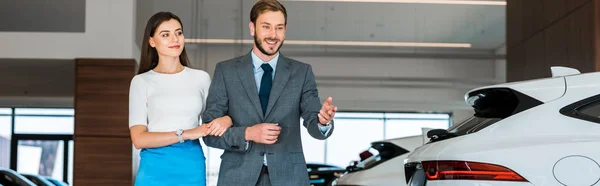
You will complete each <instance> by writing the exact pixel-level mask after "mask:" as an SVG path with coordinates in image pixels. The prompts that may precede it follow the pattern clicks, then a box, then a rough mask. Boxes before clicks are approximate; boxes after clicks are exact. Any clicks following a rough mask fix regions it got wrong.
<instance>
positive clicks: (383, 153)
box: [350, 141, 409, 172]
mask: <svg viewBox="0 0 600 186" xmlns="http://www.w3.org/2000/svg"><path fill="white" fill-rule="evenodd" d="M408 152H409V151H408V150H406V149H404V148H402V147H399V146H398V145H395V144H393V143H391V142H386V141H380V142H373V143H372V144H371V147H370V148H369V149H368V150H366V151H364V152H362V153H360V155H359V156H361V159H362V161H360V162H358V164H356V167H355V168H354V169H351V170H350V172H353V171H359V170H363V169H369V168H371V167H375V166H377V165H379V164H381V163H383V162H385V161H387V160H390V159H392V158H395V157H398V156H400V155H403V154H406V153H408Z"/></svg>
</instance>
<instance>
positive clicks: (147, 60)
mask: <svg viewBox="0 0 600 186" xmlns="http://www.w3.org/2000/svg"><path fill="white" fill-rule="evenodd" d="M171 19H175V20H177V21H178V22H179V24H181V20H180V19H179V17H177V16H176V15H175V14H173V13H171V12H158V13H156V14H154V15H153V16H152V17H150V20H148V23H146V29H144V38H143V39H142V56H141V57H140V68H139V69H138V74H141V73H144V72H148V71H150V70H152V69H154V68H155V67H156V66H157V65H158V52H157V51H156V48H153V47H151V46H150V41H149V40H150V37H152V36H153V35H154V33H155V32H156V29H157V28H158V26H159V25H160V24H161V23H163V22H165V21H169V20H171ZM181 29H183V24H181ZM179 62H180V63H181V65H183V66H188V64H189V59H188V57H187V53H186V52H185V46H184V47H183V51H182V52H181V55H179Z"/></svg>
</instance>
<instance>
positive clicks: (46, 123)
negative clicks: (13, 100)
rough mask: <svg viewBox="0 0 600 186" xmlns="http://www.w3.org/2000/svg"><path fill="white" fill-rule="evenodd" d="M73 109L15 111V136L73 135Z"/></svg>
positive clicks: (27, 109)
mask: <svg viewBox="0 0 600 186" xmlns="http://www.w3.org/2000/svg"><path fill="white" fill-rule="evenodd" d="M73 114H74V113H73V109H30V108H17V109H15V134H73V131H74V123H75V121H74V117H73Z"/></svg>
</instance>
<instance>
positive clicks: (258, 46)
mask: <svg viewBox="0 0 600 186" xmlns="http://www.w3.org/2000/svg"><path fill="white" fill-rule="evenodd" d="M278 42H281V43H279V47H277V50H275V52H273V53H272V54H269V53H268V52H267V51H266V50H265V49H264V48H263V46H262V42H258V37H257V36H256V35H254V44H255V45H256V46H257V48H258V50H260V52H262V53H263V54H264V55H267V56H273V55H275V54H277V52H279V49H280V48H281V47H282V46H283V40H281V41H278Z"/></svg>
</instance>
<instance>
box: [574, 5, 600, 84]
mask: <svg viewBox="0 0 600 186" xmlns="http://www.w3.org/2000/svg"><path fill="white" fill-rule="evenodd" d="M593 5H594V4H593V3H590V4H587V5H585V6H584V7H582V8H580V9H579V10H578V11H576V12H574V13H573V14H572V15H571V16H570V17H569V18H570V19H571V20H570V21H571V23H570V25H569V34H568V35H567V40H568V49H569V62H568V64H570V65H571V66H572V67H574V68H577V69H578V70H579V71H581V72H593V71H595V70H596V69H595V66H596V65H595V63H596V62H595V60H594V59H593V58H594V55H595V54H594V50H595V49H594V41H593V40H594V39H593V38H594V36H595V35H596V34H598V33H594V30H593V28H594V26H593V25H594V24H595V23H594V22H593V20H594V12H593V10H594V9H593Z"/></svg>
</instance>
